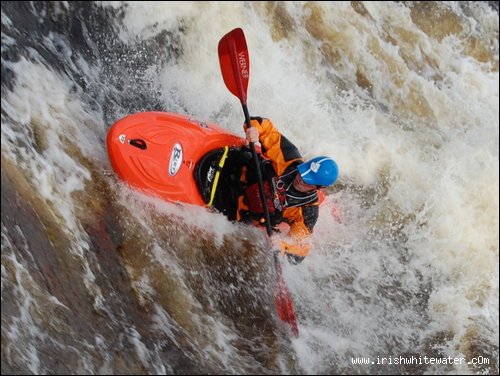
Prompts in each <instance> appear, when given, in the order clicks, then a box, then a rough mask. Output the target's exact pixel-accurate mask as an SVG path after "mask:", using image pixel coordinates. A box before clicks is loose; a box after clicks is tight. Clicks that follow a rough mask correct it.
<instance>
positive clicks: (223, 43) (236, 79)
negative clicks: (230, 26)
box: [218, 28, 250, 104]
mask: <svg viewBox="0 0 500 376" xmlns="http://www.w3.org/2000/svg"><path fill="white" fill-rule="evenodd" d="M218 51H219V62H220V69H221V71H222V77H223V78H224V83H225V84H226V86H227V88H228V89H229V91H230V92H231V93H233V94H234V95H235V96H237V97H238V98H239V99H240V101H241V103H243V104H246V103H247V88H248V80H249V78H250V59H249V57H248V49H247V42H246V40H245V34H243V30H241V29H240V28H238V29H234V30H232V31H230V32H229V33H227V34H226V35H224V36H223V37H222V39H221V40H220V41H219V48H218Z"/></svg>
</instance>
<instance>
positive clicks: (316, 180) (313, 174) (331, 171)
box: [297, 157, 339, 187]
mask: <svg viewBox="0 0 500 376" xmlns="http://www.w3.org/2000/svg"><path fill="white" fill-rule="evenodd" d="M297 170H298V171H299V174H300V176H301V177H302V180H304V183H306V184H310V185H320V186H322V187H327V186H329V185H332V184H333V183H335V180H337V177H338V176H339V168H338V166H337V163H335V161H334V160H333V159H331V158H329V157H316V158H313V159H311V160H310V161H307V162H304V163H302V164H300V165H298V166H297Z"/></svg>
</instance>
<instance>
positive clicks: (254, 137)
mask: <svg viewBox="0 0 500 376" xmlns="http://www.w3.org/2000/svg"><path fill="white" fill-rule="evenodd" d="M245 133H246V136H247V141H248V142H259V131H258V130H257V129H255V128H254V127H250V128H247V130H246V131H245Z"/></svg>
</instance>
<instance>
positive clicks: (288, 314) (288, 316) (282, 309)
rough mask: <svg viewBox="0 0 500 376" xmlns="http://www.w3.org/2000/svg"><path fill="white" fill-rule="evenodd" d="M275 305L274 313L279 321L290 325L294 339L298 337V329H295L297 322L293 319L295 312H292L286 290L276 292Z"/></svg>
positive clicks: (291, 305)
mask: <svg viewBox="0 0 500 376" xmlns="http://www.w3.org/2000/svg"><path fill="white" fill-rule="evenodd" d="M274 302H275V304H276V311H277V313H278V316H279V318H280V319H281V321H284V322H286V323H287V324H289V325H290V328H291V329H292V333H293V335H294V336H295V337H298V335H299V328H298V327H297V320H296V319H295V312H294V310H293V303H292V299H291V298H290V295H289V293H288V290H278V291H277V292H276V295H275V297H274Z"/></svg>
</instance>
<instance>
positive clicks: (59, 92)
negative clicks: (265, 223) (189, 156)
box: [1, 1, 499, 374]
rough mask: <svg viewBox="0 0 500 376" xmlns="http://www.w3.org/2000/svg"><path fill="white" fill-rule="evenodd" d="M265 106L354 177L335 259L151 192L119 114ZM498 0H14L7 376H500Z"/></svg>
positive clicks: (221, 114) (228, 124) (326, 239)
mask: <svg viewBox="0 0 500 376" xmlns="http://www.w3.org/2000/svg"><path fill="white" fill-rule="evenodd" d="M237 27H241V28H242V29H243V30H244V32H245V35H246V39H247V43H248V50H249V55H250V66H251V68H250V83H249V92H248V106H249V110H250V113H251V115H254V116H262V117H267V118H269V119H271V120H272V121H273V122H274V124H275V125H276V126H277V127H278V128H279V129H280V130H281V131H282V133H283V134H285V135H286V137H287V138H288V139H290V140H291V141H292V142H293V143H294V144H295V145H297V147H298V148H299V149H300V150H301V152H302V154H303V156H304V157H305V158H311V157H314V156H317V155H327V156H330V157H332V158H334V159H335V160H336V161H337V163H338V165H339V168H340V178H339V181H338V182H337V183H336V184H335V185H334V186H333V187H331V188H329V189H327V190H326V195H327V197H326V202H325V203H324V204H323V205H322V206H321V209H320V217H319V220H318V223H317V225H316V227H315V229H314V234H313V238H312V244H313V247H312V251H311V255H310V256H309V257H307V258H306V259H305V260H304V261H303V262H302V263H301V264H299V265H297V266H294V265H290V264H288V263H283V265H284V274H285V279H286V282H287V284H288V287H289V289H290V293H291V295H292V297H293V300H294V304H295V311H296V315H297V321H298V326H299V331H300V335H299V337H298V338H294V337H293V336H291V335H290V332H289V329H288V328H287V327H284V326H283V325H282V323H280V321H279V320H278V318H277V316H276V312H275V309H274V301H273V283H274V268H273V263H272V255H271V253H270V251H269V250H268V246H267V241H266V239H265V237H264V234H263V233H262V232H261V231H260V230H258V229H255V228H251V227H247V226H244V225H242V224H238V223H231V222H229V221H227V220H226V219H225V217H224V216H223V215H222V214H220V213H216V212H210V211H208V210H205V209H203V208H198V207H191V206H185V205H184V206H183V205H179V204H173V203H167V202H163V201H161V200H159V199H157V198H154V197H150V196H148V195H146V194H143V193H140V192H136V191H134V190H133V189H131V188H129V187H128V186H127V185H126V184H124V183H123V182H121V181H119V180H118V179H117V177H116V175H115V174H114V172H113V170H112V168H111V165H110V162H109V159H108V155H107V150H106V143H105V140H106V134H107V131H108V130H109V128H110V127H111V125H112V124H113V123H114V122H116V121H117V120H119V119H120V118H122V117H124V116H125V115H127V114H131V113H135V112H140V111H166V112H175V113H182V114H187V115H190V116H192V117H195V118H198V119H200V120H207V121H211V122H215V123H217V124H219V125H220V126H222V127H224V128H226V129H228V130H230V131H231V132H234V133H237V134H240V135H243V130H242V124H243V120H244V119H243V113H242V111H241V106H240V103H239V101H238V99H237V98H235V97H234V96H233V95H232V94H231V93H230V92H229V91H228V90H227V88H226V87H225V85H224V82H223V79H222V76H221V71H220V67H219V61H218V55H217V44H218V41H219V40H220V38H221V37H222V36H223V35H224V34H226V33H227V32H229V31H230V30H232V29H234V28H237ZM498 32H499V18H498V3H497V2H413V1H412V2H360V1H351V2H168V3H167V2H151V3H147V2H140V3H139V2H130V3H121V2H57V1H50V2H8V1H4V2H2V64H1V74H2V107H1V110H2V111H1V120H2V136H1V143H2V165H1V174H2V189H1V192H2V193H1V194H2V204H1V205H2V206H1V218H2V243H1V244H2V246H1V247H2V253H1V254H2V267H1V271H2V274H1V275H2V276H1V280H2V290H1V291H2V294H1V296H2V298H1V299H2V306H1V307H2V313H1V318H2V321H1V324H2V329H1V333H2V335H1V345H2V346H1V369H2V374H14V373H15V374H27V373H29V374H67V373H69V374H99V373H107V374H109V373H113V374H498V371H499V369H498V360H499V355H498V346H499V314H498V305H499V303H498V302H499V293H498V287H499V286H498V284H499V273H498V271H499V253H498V239H499V230H498V228H499V204H498V201H499V95H498V91H499V74H498V71H499V53H498V52H499V44H498Z"/></svg>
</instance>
